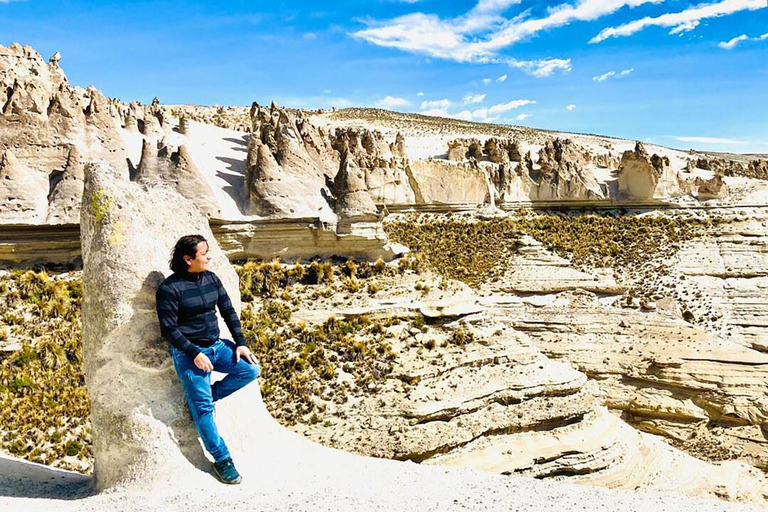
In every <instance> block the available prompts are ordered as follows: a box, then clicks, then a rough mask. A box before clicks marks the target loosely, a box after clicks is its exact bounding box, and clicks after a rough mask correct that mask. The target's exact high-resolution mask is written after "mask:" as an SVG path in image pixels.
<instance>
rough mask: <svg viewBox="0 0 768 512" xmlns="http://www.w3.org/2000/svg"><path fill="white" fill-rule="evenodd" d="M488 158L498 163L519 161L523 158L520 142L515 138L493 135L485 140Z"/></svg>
mask: <svg viewBox="0 0 768 512" xmlns="http://www.w3.org/2000/svg"><path fill="white" fill-rule="evenodd" d="M485 153H486V154H487V155H488V160H490V161H491V162H493V163H496V164H503V163H506V162H510V161H512V162H519V161H520V160H521V159H522V154H521V150H520V143H519V142H517V141H515V140H509V139H498V138H496V137H491V138H489V139H488V140H486V141H485Z"/></svg>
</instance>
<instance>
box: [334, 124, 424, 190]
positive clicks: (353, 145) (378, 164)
mask: <svg viewBox="0 0 768 512" xmlns="http://www.w3.org/2000/svg"><path fill="white" fill-rule="evenodd" d="M332 146H333V148H334V149H335V150H336V151H337V152H338V153H339V154H340V155H343V154H344V153H345V152H347V151H348V152H349V156H348V158H349V159H351V160H352V161H354V163H355V164H356V165H357V167H358V168H359V169H360V170H361V171H362V172H363V173H364V175H365V184H366V187H367V189H368V193H369V194H370V196H371V198H372V199H373V201H374V202H375V203H379V204H382V203H383V204H412V203H414V202H415V201H416V195H417V193H416V190H417V189H418V185H415V186H416V189H414V184H413V183H412V182H411V181H410V179H409V174H408V169H407V168H408V157H407V154H406V148H405V138H404V137H403V136H402V135H401V134H400V133H398V134H397V135H396V136H395V141H394V142H393V143H391V144H390V143H387V142H386V141H385V140H384V136H383V135H382V134H381V132H378V131H371V130H357V129H354V128H345V129H340V128H337V129H336V131H335V133H334V136H333V140H332Z"/></svg>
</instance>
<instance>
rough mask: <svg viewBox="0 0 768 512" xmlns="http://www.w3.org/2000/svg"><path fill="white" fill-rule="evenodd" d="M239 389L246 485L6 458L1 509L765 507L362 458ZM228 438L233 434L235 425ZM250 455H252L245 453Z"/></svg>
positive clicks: (200, 475) (692, 510) (204, 476)
mask: <svg viewBox="0 0 768 512" xmlns="http://www.w3.org/2000/svg"><path fill="white" fill-rule="evenodd" d="M240 393H242V394H243V395H242V396H241V400H240V401H239V402H238V401H237V400H234V401H232V402H230V403H229V405H227V402H226V401H225V402H222V403H221V404H220V405H219V406H218V407H217V409H218V410H219V417H221V415H222V413H224V414H227V412H226V411H225V410H223V408H224V407H242V404H243V403H244V402H243V400H245V401H247V403H251V404H252V407H253V415H252V416H251V418H252V421H251V422H250V424H249V425H248V428H249V429H254V431H255V432H258V436H257V437H256V439H258V441H257V442H256V443H255V446H249V447H247V449H246V448H243V447H240V448H239V449H238V448H236V447H235V446H232V445H231V446H230V448H232V450H233V455H234V458H235V461H236V463H237V465H238V468H239V469H240V472H241V473H242V475H243V483H242V484H241V485H238V486H226V485H223V484H221V483H219V482H218V481H217V480H215V479H214V477H213V476H212V475H211V474H209V473H207V472H206V471H205V470H197V469H196V470H194V472H193V474H192V475H188V476H187V477H185V478H178V477H175V476H174V475H163V474H159V475H157V476H156V477H153V480H154V482H153V483H154V484H155V489H153V490H152V491H151V492H147V491H142V490H133V491H127V490H125V489H122V490H121V489H113V490H110V491H107V492H103V493H101V494H93V493H90V492H89V490H88V488H89V479H88V478H86V477H83V476H81V475H78V474H75V473H69V472H65V471H60V470H53V469H51V468H48V467H45V466H40V465H38V464H32V463H28V462H24V461H19V460H16V459H10V458H0V510H2V511H3V512H6V511H7V512H11V511H23V512H30V511H37V510H46V511H48V510H55V511H57V512H68V511H105V510H107V511H110V512H136V511H146V510H157V511H160V510H162V511H176V510H178V511H187V510H196V511H208V510H210V511H214V510H216V511H221V510H232V511H256V510H279V511H281V510H285V511H289V510H290V511H299V510H307V511H310V510H311V511H323V510H328V511H359V510H364V511H368V510H371V511H373V510H386V511H392V510H403V511H405V510H408V511H410V510H418V511H420V512H421V511H432V510H434V511H446V510H515V511H532V512H533V511H536V512H549V511H551V512H571V511H583V510H588V511H590V512H600V511H605V512H618V511H641V510H642V511H648V510H653V511H686V512H696V511H702V512H704V511H707V512H711V511H743V512H746V511H758V510H761V509H759V508H757V507H750V506H744V505H738V504H732V503H725V502H719V501H711V500H694V499H690V498H684V497H679V496H672V495H669V494H662V493H647V492H643V493H640V492H632V491H627V490H610V489H602V488H594V487H587V486H577V485H574V484H569V483H562V482H553V481H539V480H534V479H529V478H522V477H510V476H503V475H497V474H492V473H482V472H478V471H473V470H469V469H457V468H445V467H439V466H422V465H418V464H414V463H411V462H398V461H391V460H383V459H373V458H367V457H361V456H357V455H353V454H349V453H346V452H342V451H339V450H334V449H330V448H327V447H324V446H320V445H317V444H314V443H312V442H310V441H308V440H307V439H305V438H303V437H301V436H300V435H298V434H295V433H293V432H291V431H289V430H287V429H285V428H283V427H281V426H280V425H278V424H277V423H276V422H275V421H274V420H273V419H272V417H271V416H270V415H269V413H268V412H267V411H266V408H265V407H264V405H263V403H262V402H261V398H260V396H259V393H258V388H257V387H255V386H251V387H249V388H246V389H244V390H243V391H241V392H240ZM233 396H234V395H233ZM243 427H245V425H243ZM222 430H224V429H223V428H222ZM224 434H225V437H226V436H227V435H228V434H227V432H226V431H225V432H224ZM229 434H230V435H231V432H230V433H229ZM244 452H249V453H251V455H250V456H247V457H246V456H244V455H243V453H244ZM238 454H239V455H238Z"/></svg>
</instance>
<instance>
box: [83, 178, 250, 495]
mask: <svg viewBox="0 0 768 512" xmlns="http://www.w3.org/2000/svg"><path fill="white" fill-rule="evenodd" d="M81 214H82V218H81V229H82V246H83V290H84V297H85V300H84V303H83V355H84V361H83V363H84V372H85V375H86V381H87V383H88V392H89V395H90V401H91V414H92V425H93V434H92V435H93V454H94V458H95V473H94V475H95V479H96V483H97V487H98V488H99V489H106V488H112V487H118V486H119V487H121V488H123V489H130V490H135V491H141V492H151V490H152V489H155V488H157V487H160V486H165V485H168V486H172V487H174V488H177V489H178V487H179V486H181V487H185V486H187V485H188V484H190V483H191V482H194V481H197V484H196V485H200V482H199V480H200V477H201V476H204V475H205V474H204V473H202V472H200V471H198V470H196V469H195V466H200V467H205V462H204V458H203V453H202V450H201V447H200V445H199V444H198V440H197V435H196V432H195V430H194V426H193V425H192V422H191V420H190V419H189V415H188V413H187V411H186V410H185V406H184V398H183V390H182V388H181V384H180V383H179V382H178V379H177V378H176V377H175V374H174V369H173V364H172V362H171V360H170V356H169V355H168V344H167V342H166V341H165V340H163V339H161V338H160V331H159V326H158V324H157V315H156V312H155V290H156V288H157V286H158V285H159V283H160V282H161V281H162V279H163V277H164V275H167V274H169V270H168V263H167V262H168V254H169V251H170V249H171V248H172V247H173V245H174V243H175V242H176V240H177V239H178V238H179V237H181V236H183V235H187V234H190V233H200V234H202V235H203V236H205V237H206V239H207V240H208V243H209V245H210V249H211V251H210V252H211V255H212V256H213V262H212V270H213V271H214V272H216V274H217V275H218V276H219V277H220V278H221V280H222V282H223V283H224V286H225V287H226V289H227V291H228V293H229V295H230V297H231V299H232V301H233V304H234V305H235V307H236V308H237V309H238V310H239V307H240V306H239V304H240V293H239V290H238V280H237V275H236V274H235V271H234V269H233V268H232V267H231V266H230V264H229V262H228V261H227V259H226V257H225V255H224V253H223V252H222V251H221V250H220V249H219V247H218V244H217V243H216V241H215V239H214V237H213V235H212V234H211V231H210V228H209V226H208V220H207V219H206V218H205V216H204V215H202V214H201V213H200V212H199V210H198V209H197V208H196V207H195V205H194V204H192V203H191V202H190V201H188V200H186V199H184V198H183V197H181V196H180V195H179V194H178V193H177V192H175V191H173V190H172V189H170V188H168V187H149V188H147V187H143V186H142V185H140V184H137V183H132V182H129V181H127V180H125V179H124V178H123V177H122V176H121V173H119V172H115V171H114V170H112V169H110V168H109V167H108V166H107V165H106V164H104V163H97V164H89V165H87V166H86V169H85V192H84V196H83V209H82V212H81ZM137 254H140V255H141V257H139V258H137V257H136V255H137ZM222 332H223V333H227V332H228V331H227V330H226V327H222ZM249 389H250V388H246V389H244V390H242V391H241V392H240V393H239V395H240V396H239V397H238V396H233V397H232V398H233V401H231V402H230V403H237V402H238V400H240V402H239V403H240V405H239V406H236V407H234V408H227V407H225V406H223V405H226V404H219V407H217V411H218V415H217V423H218V424H219V427H220V429H221V430H222V431H224V432H227V430H228V425H229V423H230V422H231V421H233V417H234V416H237V415H238V414H239V415H240V416H241V417H240V418H239V419H238V420H237V422H238V424H239V425H240V428H238V429H237V432H234V431H230V432H228V433H227V434H226V435H227V440H228V443H229V445H230V447H231V448H232V449H234V447H240V446H245V447H247V446H248V445H249V442H248V440H249V439H252V438H253V436H258V433H256V432H252V431H249V429H246V428H242V425H246V424H248V421H247V418H245V417H243V416H246V417H247V416H248V414H249V413H251V408H250V407H248V406H247V403H248V400H249V399H248V398H247V396H246V395H247V394H248V392H249V391H248V390H249ZM243 405H245V406H243ZM246 449H247V448H246ZM201 464H202V466H201ZM192 485H195V484H192Z"/></svg>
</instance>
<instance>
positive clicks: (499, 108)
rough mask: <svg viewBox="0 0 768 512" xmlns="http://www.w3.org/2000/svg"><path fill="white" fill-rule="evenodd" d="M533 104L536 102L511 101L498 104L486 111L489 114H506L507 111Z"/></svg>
mask: <svg viewBox="0 0 768 512" xmlns="http://www.w3.org/2000/svg"><path fill="white" fill-rule="evenodd" d="M534 103H536V102H535V101H533V100H512V101H510V102H507V103H499V104H497V105H494V106H492V107H491V108H489V109H488V111H489V112H490V113H491V114H500V113H502V112H507V111H508V110H513V109H516V108H520V107H524V106H526V105H533V104H534Z"/></svg>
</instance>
